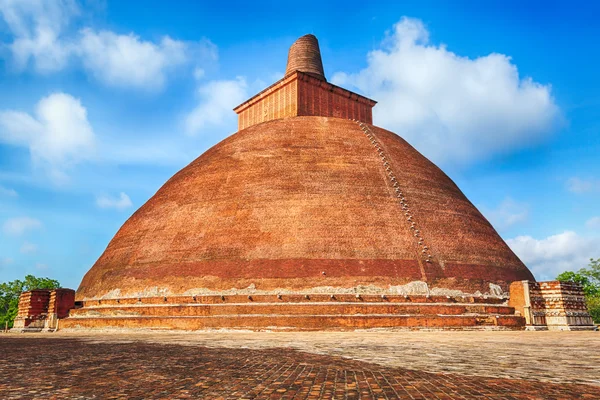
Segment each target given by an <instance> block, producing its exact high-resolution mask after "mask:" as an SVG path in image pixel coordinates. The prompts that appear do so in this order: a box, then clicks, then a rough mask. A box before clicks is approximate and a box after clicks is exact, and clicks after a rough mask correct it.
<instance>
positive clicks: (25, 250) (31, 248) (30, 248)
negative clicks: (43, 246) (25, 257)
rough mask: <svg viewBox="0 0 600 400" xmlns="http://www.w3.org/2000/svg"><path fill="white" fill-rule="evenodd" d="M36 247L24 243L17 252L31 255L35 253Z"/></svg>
mask: <svg viewBox="0 0 600 400" xmlns="http://www.w3.org/2000/svg"><path fill="white" fill-rule="evenodd" d="M37 249H38V247H37V245H35V244H33V243H29V242H24V243H23V244H22V245H21V248H20V249H19V251H20V252H21V253H23V254H32V253H35V252H36V251H37Z"/></svg>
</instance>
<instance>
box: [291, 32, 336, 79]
mask: <svg viewBox="0 0 600 400" xmlns="http://www.w3.org/2000/svg"><path fill="white" fill-rule="evenodd" d="M294 71H301V72H305V73H307V74H310V75H312V76H314V77H315V78H319V79H321V80H324V81H327V79H325V73H324V72H323V62H322V61H321V51H320V50H319V41H318V40H317V38H316V37H315V35H304V36H302V37H301V38H299V39H298V40H296V41H295V42H294V44H293V45H292V47H290V52H289V53H288V61H287V68H286V69H285V76H288V75H289V74H291V73H292V72H294Z"/></svg>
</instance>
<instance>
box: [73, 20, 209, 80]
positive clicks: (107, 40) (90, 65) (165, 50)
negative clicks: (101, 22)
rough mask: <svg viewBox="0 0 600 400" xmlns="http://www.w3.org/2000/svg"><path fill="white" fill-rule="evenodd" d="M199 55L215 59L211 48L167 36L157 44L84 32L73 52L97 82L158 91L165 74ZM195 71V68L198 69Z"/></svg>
mask: <svg viewBox="0 0 600 400" xmlns="http://www.w3.org/2000/svg"><path fill="white" fill-rule="evenodd" d="M192 47H195V48H196V50H197V52H203V53H205V55H206V56H207V57H209V58H213V57H216V56H215V53H214V49H213V47H214V46H213V45H212V44H211V43H210V42H208V41H204V42H203V43H196V44H193V45H192V44H190V43H186V42H182V41H178V40H173V39H171V38H170V37H168V36H165V37H163V38H162V39H161V40H160V42H158V43H153V42H149V41H144V40H141V39H140V38H139V37H138V36H136V35H134V34H133V33H130V34H129V35H117V34H115V33H113V32H110V31H101V32H95V31H93V30H91V29H84V30H82V32H81V41H80V42H79V47H78V49H77V52H78V54H79V55H80V56H81V60H82V62H83V65H84V67H85V68H86V69H87V70H88V71H90V72H91V74H92V75H94V76H95V77H96V78H97V79H98V80H100V81H102V82H104V83H107V84H109V85H113V86H131V87H139V88H160V87H162V86H163V84H164V82H165V80H166V77H165V75H166V72H167V71H168V70H169V69H171V68H174V67H176V66H179V65H182V64H185V63H186V62H187V61H188V53H190V52H191V53H194V51H192ZM198 69H199V68H198Z"/></svg>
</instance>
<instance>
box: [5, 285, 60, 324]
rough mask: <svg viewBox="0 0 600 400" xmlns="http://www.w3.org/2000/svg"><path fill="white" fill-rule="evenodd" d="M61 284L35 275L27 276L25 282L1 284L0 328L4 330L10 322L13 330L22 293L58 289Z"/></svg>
mask: <svg viewBox="0 0 600 400" xmlns="http://www.w3.org/2000/svg"><path fill="white" fill-rule="evenodd" d="M59 287H60V283H58V281H57V280H54V279H50V278H37V277H35V276H33V275H27V276H25V280H19V279H16V280H14V281H11V282H5V283H0V327H2V328H4V326H5V324H6V322H8V326H9V328H12V326H13V322H14V320H15V317H16V316H17V311H18V308H19V296H21V293H23V292H26V291H28V290H33V289H57V288H59Z"/></svg>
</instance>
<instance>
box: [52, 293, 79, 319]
mask: <svg viewBox="0 0 600 400" xmlns="http://www.w3.org/2000/svg"><path fill="white" fill-rule="evenodd" d="M73 307H75V291H74V290H73V289H55V290H53V291H51V292H50V301H49V303H48V313H54V314H56V315H57V317H58V318H66V317H68V316H69V310H70V309H71V308H73Z"/></svg>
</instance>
